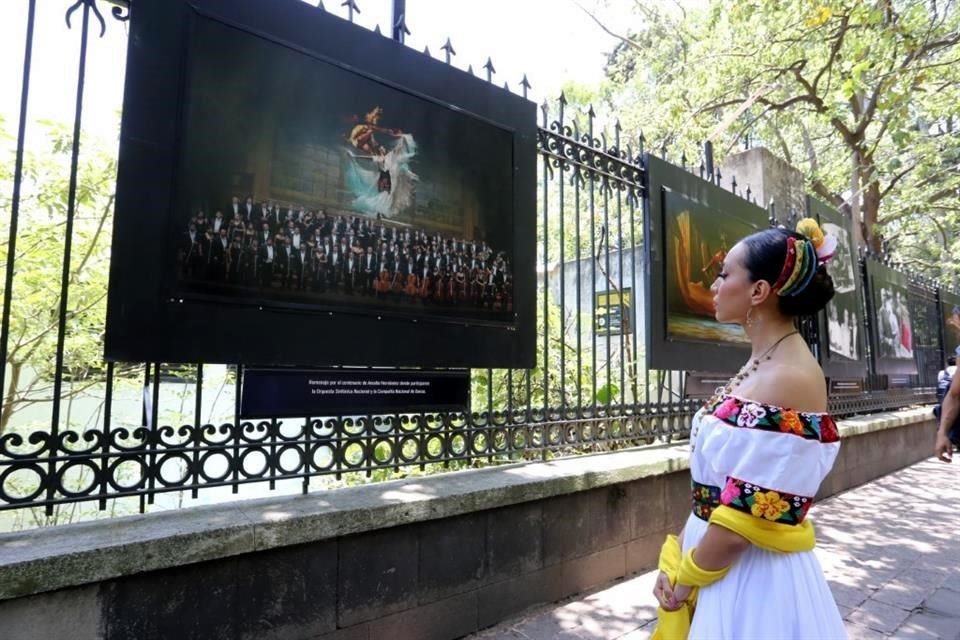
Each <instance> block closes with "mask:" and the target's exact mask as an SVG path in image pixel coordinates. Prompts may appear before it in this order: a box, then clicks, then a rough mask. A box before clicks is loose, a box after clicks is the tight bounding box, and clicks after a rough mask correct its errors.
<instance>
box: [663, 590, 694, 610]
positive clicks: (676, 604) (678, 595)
mask: <svg viewBox="0 0 960 640" xmlns="http://www.w3.org/2000/svg"><path fill="white" fill-rule="evenodd" d="M691 591H693V587H690V586H687V585H685V584H678V585H676V586H675V587H674V588H673V596H672V597H671V598H670V602H668V604H669V605H670V607H669V608H670V610H671V611H673V610H675V609H679V608H680V605H682V604H683V603H684V602H686V601H687V598H689V597H690V592H691Z"/></svg>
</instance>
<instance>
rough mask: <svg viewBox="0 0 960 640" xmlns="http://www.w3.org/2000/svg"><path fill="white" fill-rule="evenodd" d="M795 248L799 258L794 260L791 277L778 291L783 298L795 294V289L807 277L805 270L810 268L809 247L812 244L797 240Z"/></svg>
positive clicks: (788, 277)
mask: <svg viewBox="0 0 960 640" xmlns="http://www.w3.org/2000/svg"><path fill="white" fill-rule="evenodd" d="M794 246H795V247H796V251H797V257H796V260H794V263H793V269H791V271H790V275H789V276H787V279H786V281H785V282H784V283H783V285H782V286H781V287H780V289H778V290H777V294H778V295H781V296H788V295H790V294H791V293H792V292H793V290H794V288H795V287H796V286H797V285H798V284H799V283H800V281H801V280H802V279H803V278H804V276H806V273H805V270H806V268H808V267H809V262H810V255H809V252H808V249H807V247H808V246H810V243H809V242H808V241H806V240H796V241H795V242H794Z"/></svg>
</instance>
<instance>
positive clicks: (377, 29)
mask: <svg viewBox="0 0 960 640" xmlns="http://www.w3.org/2000/svg"><path fill="white" fill-rule="evenodd" d="M373 32H374V33H375V34H377V35H378V36H382V35H383V32H382V31H380V23H379V22H378V23H377V24H376V25H374V27H373Z"/></svg>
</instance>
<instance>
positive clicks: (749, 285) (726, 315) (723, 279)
mask: <svg viewBox="0 0 960 640" xmlns="http://www.w3.org/2000/svg"><path fill="white" fill-rule="evenodd" d="M746 251H747V247H746V246H745V245H744V244H743V243H742V242H738V243H737V244H736V245H735V246H734V247H733V249H731V250H730V252H729V253H727V257H726V258H724V260H723V267H722V268H721V270H720V274H719V275H718V276H717V279H716V280H715V281H714V283H713V286H712V287H711V288H710V290H711V291H713V304H714V309H715V317H716V319H717V322H724V323H736V324H742V323H743V322H744V321H745V320H746V317H747V313H748V312H749V311H750V307H751V301H750V296H751V292H752V290H753V284H754V283H753V282H752V281H751V280H750V272H749V271H747V268H746V267H745V266H744V257H745V254H746Z"/></svg>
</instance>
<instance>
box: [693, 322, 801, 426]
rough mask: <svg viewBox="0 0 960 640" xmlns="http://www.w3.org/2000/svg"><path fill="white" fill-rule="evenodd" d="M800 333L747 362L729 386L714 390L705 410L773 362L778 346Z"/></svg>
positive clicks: (729, 381)
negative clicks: (767, 363) (758, 370)
mask: <svg viewBox="0 0 960 640" xmlns="http://www.w3.org/2000/svg"><path fill="white" fill-rule="evenodd" d="M798 333H800V332H799V331H791V332H790V333H788V334H786V335H785V336H783V337H782V338H780V339H779V340H777V341H776V342H774V343H773V344H772V345H770V348H768V349H767V350H766V351H764V352H763V353H762V354H761V355H760V357H759V358H756V359H755V360H753V361H751V362H747V364H745V365H743V367H742V368H741V369H740V371H738V372H737V374H736V375H734V376H733V377H732V378H730V379H729V380H727V384H725V385H723V386H720V387H717V388H716V389H714V391H713V397H711V398H710V399H709V400H708V401H707V402H706V404H704V405H703V408H704V409H709V408H710V407H712V406H714V405H715V404H716V403H717V402H718V401H719V400H720V398H722V397H723V396H725V395H728V394H729V393H730V392H731V391H733V390H734V389H735V388H736V387H739V386H740V385H741V384H742V383H743V381H744V380H746V379H747V378H748V377H749V376H750V374H751V373H756V371H757V369H759V368H760V365H761V364H763V363H764V362H769V361H770V360H773V352H774V351H775V350H776V348H777V347H778V346H780V343H781V342H783V341H784V340H786V339H787V338H789V337H790V336H792V335H795V334H798Z"/></svg>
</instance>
